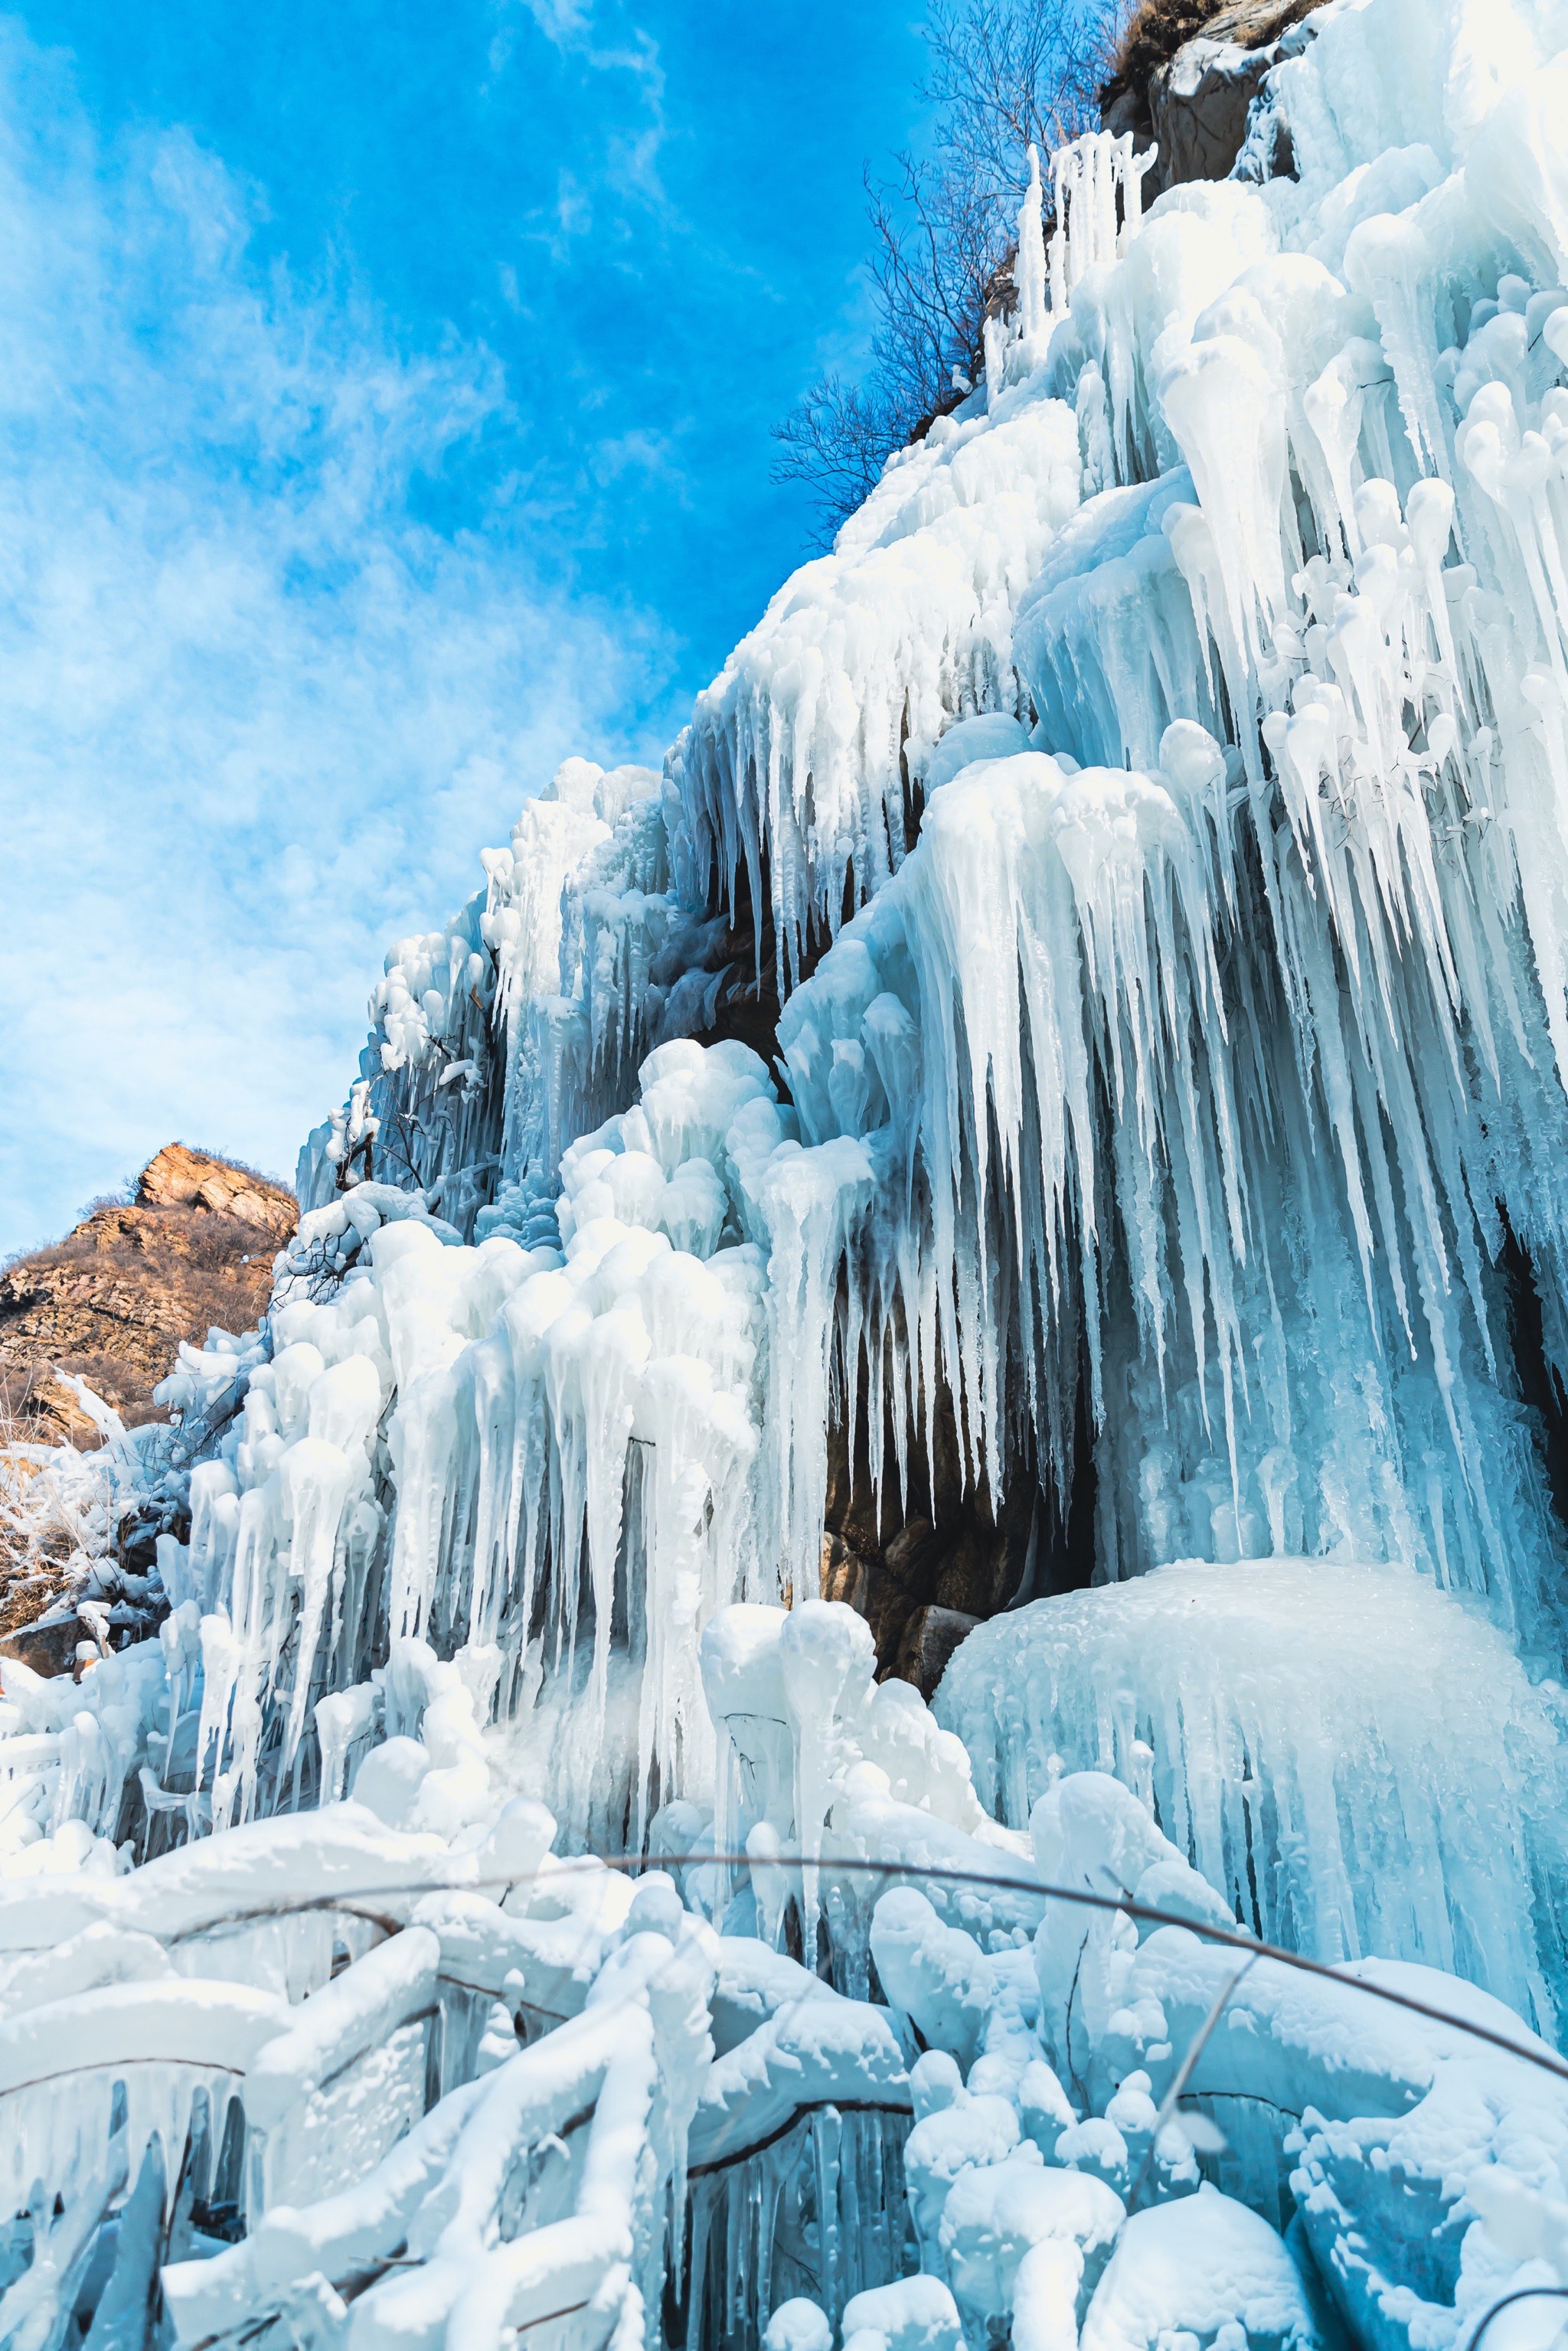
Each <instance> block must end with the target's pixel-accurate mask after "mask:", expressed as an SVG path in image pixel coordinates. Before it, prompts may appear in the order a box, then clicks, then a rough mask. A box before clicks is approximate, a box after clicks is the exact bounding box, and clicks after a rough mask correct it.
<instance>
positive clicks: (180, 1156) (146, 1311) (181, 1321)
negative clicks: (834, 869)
mask: <svg viewBox="0 0 1568 2351" xmlns="http://www.w3.org/2000/svg"><path fill="white" fill-rule="evenodd" d="M297 1223H298V1204H297V1202H296V1200H295V1198H294V1195H293V1194H292V1193H291V1192H288V1191H286V1190H285V1189H284V1188H283V1186H281V1185H277V1184H272V1183H268V1182H267V1178H266V1177H265V1176H261V1175H256V1174H254V1173H253V1172H252V1171H251V1170H250V1169H249V1168H246V1167H236V1166H235V1165H231V1164H230V1163H229V1162H228V1161H226V1160H223V1159H217V1158H214V1157H213V1156H211V1155H209V1154H207V1153H205V1152H200V1151H192V1150H190V1149H189V1148H187V1146H186V1145H185V1144H183V1143H172V1144H168V1145H167V1146H166V1147H165V1148H164V1149H163V1150H162V1151H160V1152H159V1153H158V1155H157V1156H156V1158H154V1159H152V1160H151V1161H150V1162H149V1164H148V1165H147V1166H146V1167H145V1168H144V1169H143V1171H142V1174H141V1180H140V1182H139V1183H138V1185H137V1188H136V1196H135V1198H134V1200H132V1201H130V1202H126V1203H123V1204H121V1203H118V1202H111V1203H109V1204H106V1205H105V1206H103V1207H99V1208H96V1209H95V1210H94V1211H93V1213H92V1214H91V1215H90V1216H89V1217H86V1218H85V1219H84V1220H83V1222H82V1223H81V1224H79V1225H78V1226H77V1228H76V1229H75V1231H74V1232H72V1233H70V1234H68V1236H67V1238H65V1239H64V1240H63V1241H61V1242H59V1243H58V1244H57V1246H56V1247H54V1248H52V1249H36V1250H35V1251H34V1252H33V1253H32V1254H31V1255H30V1256H28V1257H24V1258H19V1259H16V1262H15V1263H14V1264H12V1265H11V1266H9V1267H8V1268H7V1269H6V1270H5V1272H4V1273H0V1413H4V1414H5V1417H6V1419H7V1420H8V1422H9V1424H10V1431H9V1433H10V1434H12V1435H14V1436H16V1437H25V1438H27V1439H30V1440H32V1441H34V1442H44V1443H54V1442H57V1441H58V1440H59V1439H60V1438H61V1437H68V1438H69V1439H70V1440H71V1441H72V1442H73V1443H77V1444H88V1445H92V1444H95V1443H96V1442H97V1432H96V1430H95V1429H94V1427H93V1425H92V1422H91V1421H90V1419H89V1416H87V1414H86V1413H84V1412H83V1411H82V1410H81V1408H80V1406H79V1405H78V1402H77V1399H76V1396H75V1395H74V1393H73V1392H72V1391H71V1389H69V1388H68V1387H66V1386H64V1385H62V1384H61V1380H60V1376H59V1375H60V1374H62V1373H64V1374H75V1375H78V1376H79V1377H81V1378H83V1379H85V1380H86V1381H87V1383H88V1384H89V1386H90V1387H92V1388H93V1389H95V1390H96V1391H97V1393H98V1394H99V1395H101V1396H102V1397H103V1398H104V1400H105V1401H106V1402H107V1403H109V1404H110V1405H113V1407H114V1409H115V1410H116V1411H117V1412H118V1413H120V1416H121V1417H122V1418H123V1419H124V1420H125V1421H126V1422H127V1423H128V1424H134V1423H136V1422H138V1421H142V1420H148V1419H152V1417H154V1416H155V1407H154V1405H153V1404H152V1390H153V1388H154V1387H155V1386H156V1385H157V1384H158V1382H159V1381H160V1380H161V1379H162V1377H163V1375H164V1374H165V1373H166V1372H167V1371H168V1370H169V1369H170V1368H171V1366H172V1364H173V1361H174V1356H175V1351H176V1349H177V1348H178V1345H179V1343H180V1341H181V1340H182V1339H200V1338H202V1337H203V1336H204V1333H205V1332H206V1331H207V1330H208V1329H209V1328H210V1327H211V1326H212V1325H213V1324H214V1323H215V1324H218V1325H220V1326H221V1327H222V1328H224V1329H225V1330H233V1331H244V1330H248V1329H249V1328H250V1326H251V1325H252V1324H253V1323H254V1322H256V1318H257V1317H258V1315H260V1314H261V1313H262V1311H264V1310H265V1308H266V1305H267V1296H268V1293H269V1290H270V1288H271V1282H272V1259H273V1257H274V1254H275V1253H276V1251H277V1249H279V1248H280V1246H281V1245H282V1243H283V1241H284V1240H285V1239H286V1238H287V1236H288V1235H289V1234H290V1233H291V1232H292V1231H293V1230H294V1228H295V1225H296V1224H297Z"/></svg>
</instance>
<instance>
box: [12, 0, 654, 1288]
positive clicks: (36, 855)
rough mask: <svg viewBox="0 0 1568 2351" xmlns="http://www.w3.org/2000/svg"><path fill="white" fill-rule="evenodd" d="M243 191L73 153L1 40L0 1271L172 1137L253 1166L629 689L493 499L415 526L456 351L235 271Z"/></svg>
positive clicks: (490, 395) (41, 89) (590, 617)
mask: <svg viewBox="0 0 1568 2351" xmlns="http://www.w3.org/2000/svg"><path fill="white" fill-rule="evenodd" d="M534 13H535V14H536V16H540V17H541V20H542V18H544V17H549V18H551V19H552V21H554V22H556V23H557V24H558V25H559V26H560V27H561V29H562V31H563V34H564V33H570V30H571V25H572V20H573V19H574V17H576V16H584V17H585V16H586V15H587V11H586V9H574V8H573V7H572V6H571V5H560V0H555V5H550V4H549V0H539V5H538V7H536V9H535V12H534ZM547 29H548V27H547ZM253 202H254V198H253V197H252V196H251V195H250V194H249V193H247V192H246V190H245V189H243V188H242V187H240V186H238V185H236V183H235V181H234V180H233V179H232V178H231V177H230V176H229V175H228V174H227V173H226V172H225V170H224V168H223V166H222V164H221V163H220V162H218V161H216V160H214V158H213V157H212V156H210V155H208V154H205V153H204V152H201V151H200V150H198V149H197V148H196V146H195V145H194V144H193V142H192V141H190V140H188V139H186V138H184V137H183V136H182V135H180V134H179V133H178V132H172V131H171V132H169V133H166V134H163V135H159V136H147V137H145V138H143V139H141V140H139V141H136V142H134V143H132V144H131V145H130V146H128V147H126V148H124V149H122V150H120V151H117V152H114V153H112V154H110V155H105V154H102V153H99V152H96V151H95V149H94V146H93V144H92V141H91V138H90V136H89V131H88V129H87V127H86V125H85V122H84V120H83V119H82V117H81V115H80V113H79V111H78V109H77V107H76V104H75V100H74V98H73V96H72V93H71V91H70V89H69V86H68V83H67V82H66V81H65V79H64V78H63V76H62V75H61V73H60V71H59V70H58V68H56V67H54V66H52V65H50V64H48V63H47V61H45V60H43V59H41V58H40V57H39V56H38V54H37V52H36V51H32V50H30V49H28V48H27V47H26V45H25V43H24V42H23V41H22V39H21V37H20V36H19V35H17V34H16V33H14V32H13V33H9V34H6V33H4V32H0V348H4V350H5V366H4V368H3V369H0V809H3V812H4V822H5V857H4V866H3V872H4V879H3V881H0V900H3V902H4V920H3V922H0V994H3V998H4V1001H5V1008H6V1015H5V1022H4V1026H3V1027H0V1086H3V1087H4V1089H5V1104H6V1114H5V1118H4V1120H0V1249H4V1248H6V1247H16V1246H18V1245H21V1244H24V1243H26V1242H28V1241H30V1240H32V1239H35V1238H38V1237H39V1236H40V1235H42V1234H43V1233H46V1232H47V1231H49V1230H51V1229H55V1228H58V1227H60V1226H61V1225H62V1224H63V1223H65V1222H67V1221H68V1219H69V1217H70V1216H71V1215H72V1213H73V1212H74V1210H75V1208H76V1207H77V1205H78V1203H79V1202H80V1200H82V1199H83V1198H85V1197H86V1196H88V1195H89V1194H90V1193H92V1192H93V1191H95V1190H97V1189H99V1188H101V1187H103V1186H105V1185H107V1184H109V1183H110V1182H112V1181H114V1180H115V1179H116V1178H117V1177H118V1176H119V1175H121V1174H122V1173H123V1172H124V1171H125V1170H127V1169H128V1168H130V1167H131V1166H133V1165H136V1164H137V1163H138V1162H139V1160H140V1159H141V1157H143V1156H145V1155H147V1154H148V1153H149V1152H151V1151H152V1149H153V1148H155V1147H156V1146H157V1144H160V1143H162V1142H163V1141H165V1140H167V1139H168V1137H169V1136H170V1135H171V1134H176V1133H177V1134H183V1135H185V1136H187V1137H188V1138H189V1139H191V1140H193V1141H204V1142H208V1143H211V1144H215V1145H217V1146H219V1147H221V1148H223V1149H225V1150H229V1151H234V1152H237V1153H239V1154H241V1155H246V1156H248V1157H251V1158H254V1159H256V1160H257V1161H259V1162H260V1163H261V1164H262V1165H267V1166H269V1167H272V1168H276V1169H283V1170H285V1171H287V1169H288V1168H289V1167H290V1166H291V1165H292V1159H293V1154H294V1150H295V1147H296V1146H297V1144H298V1141H299V1139H300V1137H301V1135H302V1134H303V1131H304V1129H305V1128H306V1126H307V1125H308V1124H309V1123H311V1122H312V1121H313V1120H314V1119H315V1118H316V1117H318V1116H319V1115H320V1114H321V1112H322V1111H323V1110H324V1108H325V1107H326V1106H327V1105H328V1103H329V1102H331V1101H333V1100H335V1099H337V1098H338V1096H339V1095H340V1092H341V1090H342V1085H343V1082H344V1080H345V1077H346V1075H347V1074H348V1071H349V1069H350V1064H351V1061H352V1054H353V1050H355V1048H356V1047H357V1044H358V1041H359V1035H360V1033H361V1029H362V1008H363V998H364V993H365V987H366V984H367V982H368V979H369V978H370V977H371V974H372V973H373V971H374V970H375V969H376V968H377V967H379V961H380V956H381V952H382V949H383V948H384V946H386V944H387V943H388V941H389V939H390V937H391V936H392V935H396V934H397V933H398V932H399V931H400V930H406V929H409V928H413V927H428V926H430V925H434V924H435V923H437V922H439V921H440V920H441V919H442V918H443V917H444V914H446V913H447V912H448V911H450V909H451V907H452V906H453V905H454V904H456V903H457V902H458V901H459V899H460V898H461V897H462V896H463V895H465V893H466V892H467V890H468V889H469V888H470V887H472V885H473V881H474V878H475V861H474V852H475V849H476V846H477V844H478V843H479V842H480V841H483V840H486V839H495V838H500V837H504V835H505V831H506V829H507V826H508V824H509V822H510V820H511V818H512V815H513V813H514V812H515V809H516V806H517V803H518V802H519V801H520V800H521V799H522V797H523V796H524V794H525V792H527V791H528V789H532V788H534V787H535V786H536V785H537V784H538V782H539V781H540V780H541V779H542V778H544V777H545V776H547V775H548V774H549V772H550V771H551V769H552V768H553V767H554V766H555V764H556V763H557V761H558V760H559V758H561V757H562V756H564V754H565V753H566V752H567V751H568V750H570V749H573V748H577V747H587V748H594V747H599V748H601V749H604V748H611V747H615V745H614V739H613V738H614V727H615V722H616V716H617V714H618V713H619V712H622V711H624V710H625V709H627V708H629V707H635V706H638V705H645V704H646V701H647V698H648V696H649V695H650V694H651V693H655V692H656V691H657V688H658V684H659V680H660V675H661V672H662V666H663V663H664V648H663V647H662V646H661V645H660V644H659V643H658V642H657V641H656V640H655V638H654V636H653V632H651V631H650V630H648V629H647V628H646V627H644V626H643V625H642V624H641V623H639V622H637V620H636V619H635V617H634V616H632V617H630V618H627V617H623V616H618V615H613V614H610V613H599V614H595V613H593V612H591V611H587V610H585V609H583V608H582V607H581V606H569V605H567V604H566V603H565V602H564V601H562V600H561V599H560V598H559V596H558V595H557V594H555V593H553V592H551V591H548V590H544V589H542V588H541V587H539V586H538V585H537V584H534V583H532V582H530V580H529V579H528V575H527V573H526V571H525V570H524V569H522V567H521V560H520V559H519V558H518V556H517V553H516V551H515V550H516V549H517V544H518V531H517V515H516V514H515V512H514V513H513V514H512V515H511V516H510V517H508V534H509V535H508V538H507V542H506V546H505V547H503V546H502V544H501V543H500V542H499V541H498V540H497V541H496V542H494V543H493V542H492V541H491V540H490V539H489V538H486V537H485V536H483V535H478V534H468V535H464V536H459V537H457V538H447V537H443V536H442V535H440V534H439V533H437V532H436V531H434V530H433V529H432V528H429V527H428V526H427V525H425V524H424V523H423V522H422V521H421V520H420V518H419V507H420V497H421V486H422V483H423V481H424V480H425V479H426V478H427V477H429V476H430V475H432V474H433V473H434V472H435V471H436V470H437V469H439V468H440V467H441V465H443V463H444V461H446V460H447V459H448V458H449V456H450V455H452V453H453V452H454V451H455V450H456V449H458V448H459V447H461V446H462V445H464V444H467V443H469V442H470V441H471V440H472V438H473V436H475V435H476V434H482V433H484V432H486V431H488V430H493V429H494V428H495V426H496V424H497V420H498V419H500V418H502V417H503V416H504V413H505V401H506V392H505V386H504V384H503V382H502V380H501V377H500V373H499V371H498V370H497V367H496V366H495V364H494V363H493V361H492V360H490V359H489V357H488V356H487V354H486V352H485V351H484V350H480V349H474V348H453V349H448V350H441V351H438V352H423V353H419V352H413V353H409V352H406V351H402V350H398V349H397V348H396V346H395V341H394V339H393V338H392V335H391V334H390V333H389V331H388V329H386V327H385V326H384V324H383V323H382V321H381V320H379V319H377V318H376V317H375V316H374V315H373V314H372V313H371V311H369V310H368V309H367V308H364V307H362V306H356V305H355V304H354V303H353V302H352V301H350V300H345V299H342V298H327V297H325V296H311V295H308V294H307V293H305V292H302V291H301V290H300V289H298V287H293V286H291V285H290V284H289V282H288V281H287V278H286V277H283V276H281V275H277V274H275V275H274V276H273V277H270V278H269V279H266V280H263V279H260V278H258V277H257V276H256V273H255V271H254V270H253V269H252V267H251V266H250V264H249V262H248V259H247V235H248V228H249V222H250V216H251V206H252V204H253ZM524 538H525V540H526V533H525V534H524ZM508 549H510V550H512V551H510V552H508V551H507V550H508Z"/></svg>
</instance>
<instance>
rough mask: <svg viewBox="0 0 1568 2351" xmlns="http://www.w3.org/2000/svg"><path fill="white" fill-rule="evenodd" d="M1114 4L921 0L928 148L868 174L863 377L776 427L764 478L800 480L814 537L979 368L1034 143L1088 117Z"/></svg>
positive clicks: (1063, 136)
mask: <svg viewBox="0 0 1568 2351" xmlns="http://www.w3.org/2000/svg"><path fill="white" fill-rule="evenodd" d="M1112 28H1113V0H1091V5H1089V6H1088V7H1087V8H1084V9H1082V10H1079V9H1077V8H1075V7H1074V6H1073V5H1072V0H930V5H929V8H928V12H927V16H926V21H925V27H924V32H925V44H926V49H927V53H928V58H929V66H928V71H927V75H926V78H925V80H924V81H923V82H922V84H921V86H920V95H921V97H922V98H923V99H925V101H926V102H927V103H928V104H929V105H930V106H932V107H933V108H934V109H935V110H936V114H935V123H934V129H933V135H932V140H931V145H930V152H929V153H928V154H926V155H924V156H915V155H913V154H909V153H904V154H900V155H898V156H896V157H895V158H894V166H895V176H894V177H893V178H892V179H891V180H880V179H877V178H875V177H873V173H872V172H871V170H870V168H869V167H868V168H867V172H866V175H865V186H866V206H867V216H868V218H869V220H870V223H871V227H872V237H873V244H872V252H871V255H870V257H869V260H868V263H867V267H868V270H869V273H870V276H871V279H872V283H873V288H874V293H875V301H876V309H877V327H876V331H875V334H874V335H873V340H872V355H871V364H870V367H869V368H868V370H867V372H866V376H865V379H864V381H863V382H861V383H858V384H856V383H851V382H847V381H845V380H844V379H843V378H842V377H841V376H839V375H830V376H826V377H824V378H823V379H822V380H821V382H819V383H816V384H814V385H813V386H812V388H811V390H810V392H807V393H806V395H805V397H804V398H803V399H802V400H801V401H800V402H799V404H798V405H797V407H796V408H795V409H794V410H793V411H792V412H791V413H790V414H789V416H788V417H786V418H785V420H784V421H783V423H781V424H778V425H776V426H775V427H774V438H775V439H776V440H777V441H778V443H779V452H780V454H779V457H778V458H777V460H776V461H775V464H774V467H773V478H774V479H775V480H776V481H799V482H804V483H805V484H806V485H807V486H808V487H809V488H810V491H811V492H812V495H813V499H814V503H815V505H816V507H817V509H818V514H819V518H820V521H821V525H822V532H823V538H824V540H827V539H831V536H832V533H833V531H834V530H835V529H836V528H837V527H838V525H839V524H840V523H841V521H842V519H843V517H845V516H846V515H848V514H852V512H853V511H854V509H855V507H857V506H859V505H860V504H861V502H862V499H863V498H864V497H865V496H866V495H867V493H868V492H869V491H870V490H871V488H872V487H873V485H874V484H875V482H876V481H877V479H878V477H879V475H881V472H882V469H883V465H884V464H885V463H886V460H887V458H888V456H889V455H890V454H891V452H892V451H893V450H894V449H899V448H902V447H903V446H904V444H906V443H907V442H909V441H911V440H913V439H915V438H916V437H917V436H918V435H919V434H921V433H923V432H924V431H925V428H926V426H927V425H928V424H929V423H930V422H931V420H932V418H933V417H934V416H936V415H939V414H941V413H943V412H944V411H945V410H946V409H949V408H952V407H954V406H956V403H957V402H958V401H959V400H961V399H962V398H963V397H964V395H965V393H966V392H967V391H968V389H969V387H970V384H971V383H972V381H973V380H974V378H975V376H976V374H977V371H978V368H979V364H980V350H981V334H982V329H983V326H984V322H985V318H986V311H987V305H988V302H989V303H992V304H997V303H1000V304H1001V305H1002V306H1003V307H1007V306H1008V304H1009V298H1010V286H1009V282H1008V277H1007V264H1008V262H1009V257H1010V255H1011V252H1012V249H1013V244H1014V236H1015V229H1016V224H1017V217H1018V207H1019V199H1020V197H1021V195H1022V193H1023V187H1024V183H1025V181H1026V179H1027V177H1028V172H1027V165H1026V161H1025V158H1026V155H1027V152H1028V150H1029V148H1030V146H1031V145H1032V146H1035V147H1037V148H1038V149H1039V150H1040V156H1041V159H1042V161H1043V160H1044V159H1045V158H1046V157H1048V156H1049V155H1050V153H1051V151H1052V149H1054V148H1056V147H1058V146H1061V144H1063V143H1064V142H1065V141H1067V140H1069V139H1072V138H1075V137H1076V136H1077V135H1078V133H1079V132H1080V131H1084V130H1086V129H1089V128H1091V127H1092V124H1093V123H1094V122H1095V121H1096V120H1097V119H1098V115H1097V103H1098V100H1097V93H1098V91H1099V88H1100V84H1101V82H1102V81H1103V78H1104V76H1105V72H1106V70H1107V64H1108V58H1109V53H1110V42H1111V34H1112Z"/></svg>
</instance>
